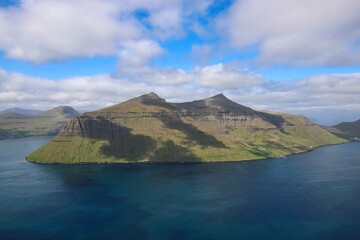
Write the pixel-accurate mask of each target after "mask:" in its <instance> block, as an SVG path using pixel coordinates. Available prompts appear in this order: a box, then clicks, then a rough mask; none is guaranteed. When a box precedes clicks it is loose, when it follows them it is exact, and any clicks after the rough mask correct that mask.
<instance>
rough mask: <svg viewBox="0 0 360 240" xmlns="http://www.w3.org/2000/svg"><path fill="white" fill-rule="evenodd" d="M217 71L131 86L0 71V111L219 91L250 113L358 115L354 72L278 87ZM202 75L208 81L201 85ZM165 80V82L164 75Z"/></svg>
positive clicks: (184, 97) (327, 120)
mask: <svg viewBox="0 0 360 240" xmlns="http://www.w3.org/2000/svg"><path fill="white" fill-rule="evenodd" d="M214 69H216V70H214ZM219 69H220V70H219ZM214 71H215V74H214ZM221 71H223V69H222V67H221V66H219V65H215V66H205V67H204V68H202V69H197V70H196V71H192V72H188V73H186V72H183V74H184V75H185V76H186V78H192V79H193V81H191V82H185V83H181V84H178V85H173V84H171V85H165V84H154V81H151V82H146V81H143V82H140V81H136V82H134V81H129V80H126V79H120V78H116V77H113V76H111V75H97V76H83V77H76V78H68V79H62V80H60V81H52V80H48V79H41V78H32V77H27V76H25V75H22V74H19V73H9V72H6V71H4V70H1V71H0V109H5V108H9V107H15V106H17V107H27V108H34V109H47V108H51V107H55V106H59V105H71V106H73V107H75V108H77V109H79V110H95V109H99V108H102V107H106V106H110V105H112V104H116V103H119V102H122V101H125V100H127V99H130V98H132V97H135V96H138V95H141V94H146V93H149V92H151V91H155V92H157V93H158V94H159V95H160V96H161V97H163V98H165V99H166V100H168V101H170V102H182V101H192V100H194V98H195V97H194V96H196V98H198V99H200V98H206V97H210V96H212V95H215V94H217V93H220V92H223V93H225V95H226V96H228V97H229V98H230V99H232V100H234V101H236V102H238V103H240V104H243V105H247V106H250V107H253V108H255V109H262V110H271V111H282V112H290V113H296V114H304V115H307V116H310V117H311V118H312V119H313V120H315V121H318V122H319V123H322V124H328V125H331V124H336V123H338V122H340V121H343V120H355V119H356V118H359V117H360V113H358V110H359V109H360V88H359V83H360V74H342V75H338V74H335V75H319V76H315V77H311V78H307V79H302V80H299V81H297V82H294V83H291V84H287V85H284V84H278V83H276V82H273V83H268V82H262V81H261V80H260V79H261V78H260V79H259V78H258V75H254V76H253V77H250V79H252V80H253V81H252V82H251V84H250V82H249V79H248V76H247V75H249V74H250V73H244V74H245V77H244V82H245V83H249V84H250V85H246V84H245V85H243V86H241V81H238V77H240V78H241V77H242V76H241V75H242V74H243V73H239V72H230V73H229V72H228V71H225V72H223V73H222V72H221ZM201 74H204V75H205V77H204V76H201ZM233 74H239V76H237V77H236V78H235V79H236V82H235V83H230V85H229V88H223V86H224V85H222V84H220V86H221V89H216V81H214V79H217V80H219V82H226V81H229V78H230V79H231V78H232V75H233ZM229 75H230V77H229ZM206 77H208V78H209V79H208V80H207V81H208V83H207V84H206V81H205V80H206ZM165 78H166V79H170V77H169V76H168V75H167V76H166V77H165ZM204 81H205V82H204ZM194 82H195V83H196V84H194ZM237 82H240V86H241V87H237V88H234V87H233V84H237ZM209 86H211V87H210V88H209ZM354 113H355V114H354ZM357 113H358V114H357Z"/></svg>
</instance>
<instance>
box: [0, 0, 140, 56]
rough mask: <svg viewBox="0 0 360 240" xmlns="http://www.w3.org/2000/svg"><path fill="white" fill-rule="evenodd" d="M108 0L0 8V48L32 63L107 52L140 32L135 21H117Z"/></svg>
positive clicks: (38, 1)
mask: <svg viewBox="0 0 360 240" xmlns="http://www.w3.org/2000/svg"><path fill="white" fill-rule="evenodd" d="M113 5H114V4H111V1H96V0H87V1H84V0H76V1H58V0H50V1H47V0H25V1H23V3H22V5H21V8H11V9H2V10H0V19H1V21H0V35H1V36H2V37H1V39H0V48H2V49H4V50H5V52H6V54H7V56H8V57H11V58H16V59H22V60H29V61H33V62H45V61H49V60H61V59H67V58H71V57H78V56H81V57H88V56H94V55H110V54H113V53H114V52H115V51H116V46H117V44H118V43H119V41H124V40H128V39H134V38H137V37H139V36H140V35H141V31H142V30H141V28H140V26H138V24H137V23H136V21H135V20H134V19H133V18H131V17H127V18H126V20H125V19H121V20H119V17H118V11H117V8H114V6H113Z"/></svg>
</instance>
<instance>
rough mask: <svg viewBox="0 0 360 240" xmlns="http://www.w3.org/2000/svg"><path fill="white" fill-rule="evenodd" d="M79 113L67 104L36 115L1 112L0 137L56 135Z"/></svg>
mask: <svg viewBox="0 0 360 240" xmlns="http://www.w3.org/2000/svg"><path fill="white" fill-rule="evenodd" d="M78 115H79V114H78V113H77V112H76V111H75V110H74V109H73V108H72V107H67V106H65V107H64V106H61V107H56V108H53V109H50V110H48V111H45V112H39V113H38V114H36V115H26V114H18V113H13V112H7V113H2V114H0V139H6V138H21V137H27V136H39V135H56V134H57V133H59V132H60V130H61V128H62V127H63V126H64V125H65V124H66V123H67V122H68V121H70V120H71V119H73V118H75V117H77V116H78Z"/></svg>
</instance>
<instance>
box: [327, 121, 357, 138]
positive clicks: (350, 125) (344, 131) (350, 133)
mask: <svg viewBox="0 0 360 240" xmlns="http://www.w3.org/2000/svg"><path fill="white" fill-rule="evenodd" d="M330 131H332V132H333V133H334V134H337V135H340V136H345V137H348V138H354V137H356V138H360V119H359V120H357V121H354V122H343V123H340V124H338V125H335V126H333V127H332V128H330Z"/></svg>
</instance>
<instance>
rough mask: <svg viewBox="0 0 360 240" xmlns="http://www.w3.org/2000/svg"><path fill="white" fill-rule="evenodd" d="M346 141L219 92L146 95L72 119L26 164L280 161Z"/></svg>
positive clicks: (297, 119)
mask: <svg viewBox="0 0 360 240" xmlns="http://www.w3.org/2000/svg"><path fill="white" fill-rule="evenodd" d="M347 141H348V140H347V139H344V138H341V137H339V136H336V135H334V134H332V133H331V132H330V131H329V130H328V129H326V128H325V127H322V126H319V125H317V124H315V123H313V122H311V121H310V120H309V119H307V118H306V117H304V116H298V115H293V114H285V113H274V112H265V111H256V110H253V109H251V108H249V107H246V106H243V105H240V104H238V103H236V102H233V101H231V100H229V99H228V98H226V97H225V96H224V95H223V94H219V95H216V96H213V97H209V98H206V99H203V100H196V101H193V102H186V103H169V102H166V101H165V100H164V99H162V98H160V97H159V96H158V95H157V94H155V93H153V92H152V93H149V94H146V95H142V96H140V97H136V98H133V99H130V100H128V101H125V102H123V103H119V104H117V105H114V106H111V107H107V108H104V109H100V110H97V111H93V112H88V113H84V114H82V115H80V116H78V117H76V118H75V119H73V120H71V121H70V122H69V123H68V124H66V125H65V127H64V128H63V129H62V131H61V132H60V133H59V134H58V135H57V136H56V137H55V138H54V139H53V140H52V141H50V142H49V143H47V144H46V145H45V146H43V147H41V148H40V149H38V150H36V151H35V152H33V153H31V154H30V155H29V156H28V157H27V160H28V161H30V162H35V163H49V164H85V163H145V162H147V163H148V162H154V163H155V162H174V163H175V162H176V163H190V162H191V163H193V162H222V161H243V160H255V159H265V158H280V157H283V156H286V155H288V154H294V153H301V152H306V151H310V150H312V149H314V148H316V147H319V146H323V145H329V144H340V143H344V142H347Z"/></svg>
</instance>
